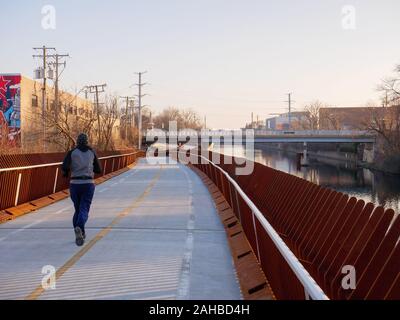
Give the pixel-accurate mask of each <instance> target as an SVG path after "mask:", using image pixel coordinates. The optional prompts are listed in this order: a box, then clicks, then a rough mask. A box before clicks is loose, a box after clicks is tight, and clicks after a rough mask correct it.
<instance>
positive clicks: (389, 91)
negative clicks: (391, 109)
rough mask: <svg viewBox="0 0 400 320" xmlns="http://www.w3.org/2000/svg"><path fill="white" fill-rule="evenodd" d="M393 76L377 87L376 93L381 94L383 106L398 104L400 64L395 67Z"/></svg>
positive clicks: (399, 101) (399, 98)
mask: <svg viewBox="0 0 400 320" xmlns="http://www.w3.org/2000/svg"><path fill="white" fill-rule="evenodd" d="M394 72H395V75H394V76H392V77H388V78H386V79H384V80H383V81H382V84H380V85H379V86H378V91H381V92H382V93H383V97H382V99H383V102H384V103H383V105H384V106H386V107H387V106H388V105H398V104H400V64H399V65H397V66H396V68H395V70H394Z"/></svg>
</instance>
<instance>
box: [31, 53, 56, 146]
mask: <svg viewBox="0 0 400 320" xmlns="http://www.w3.org/2000/svg"><path fill="white" fill-rule="evenodd" d="M33 50H42V54H38V55H33V57H34V58H43V84H42V118H43V119H42V125H43V151H46V117H45V116H46V80H47V75H46V70H47V68H46V65H47V56H48V55H47V50H56V48H49V47H46V46H43V47H36V48H33Z"/></svg>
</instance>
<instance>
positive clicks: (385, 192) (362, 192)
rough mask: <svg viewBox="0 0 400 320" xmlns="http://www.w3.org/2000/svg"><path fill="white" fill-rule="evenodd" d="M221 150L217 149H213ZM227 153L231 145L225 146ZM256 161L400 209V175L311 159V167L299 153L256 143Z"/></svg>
mask: <svg viewBox="0 0 400 320" xmlns="http://www.w3.org/2000/svg"><path fill="white" fill-rule="evenodd" d="M214 151H216V152H218V149H214ZM244 151H245V149H244V148H243V147H241V146H238V147H235V150H234V154H235V155H238V156H243V155H244V154H245V152H244ZM224 152H225V153H226V154H232V149H227V148H225V150H224ZM254 159H255V161H256V162H259V163H262V164H265V165H267V166H269V167H272V168H275V169H277V170H281V171H284V172H287V173H289V174H292V175H295V176H298V177H300V178H303V179H306V180H309V181H311V182H313V183H316V184H318V185H320V186H323V187H328V188H331V189H335V190H337V191H340V192H343V193H347V194H348V195H350V196H353V197H356V198H358V199H363V200H364V201H365V202H372V203H374V204H375V205H380V206H383V207H385V208H392V209H393V210H394V211H395V212H397V213H400V176H395V175H387V174H383V173H380V172H374V171H371V170H369V169H363V168H356V167H355V166H352V165H349V164H348V163H339V162H338V163H331V164H326V163H322V162H320V161H317V160H312V161H311V163H310V165H309V166H308V167H298V163H297V159H296V154H295V153H292V152H285V151H280V150H276V149H270V148H268V147H264V146H262V147H257V146H256V147H255V150H254Z"/></svg>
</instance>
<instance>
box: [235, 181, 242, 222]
mask: <svg viewBox="0 0 400 320" xmlns="http://www.w3.org/2000/svg"><path fill="white" fill-rule="evenodd" d="M235 198H236V208H237V213H238V215H239V217H238V218H239V221H240V223H242V213H241V212H240V205H239V198H238V192H237V190H236V188H235Z"/></svg>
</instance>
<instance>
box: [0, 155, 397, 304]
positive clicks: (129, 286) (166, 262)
mask: <svg viewBox="0 0 400 320" xmlns="http://www.w3.org/2000/svg"><path fill="white" fill-rule="evenodd" d="M181 155H183V156H184V157H185V156H189V158H188V159H187V160H190V163H189V164H188V165H184V164H182V163H177V162H176V161H174V160H173V159H171V158H162V157H160V158H154V157H153V158H152V157H147V158H144V157H143V156H144V154H143V153H142V152H131V153H119V154H113V155H106V154H104V155H103V156H102V155H100V156H101V157H100V158H99V159H100V161H101V163H102V167H103V168H104V171H103V173H102V174H100V175H97V176H96V184H97V187H96V193H95V197H94V199H93V203H92V208H91V212H90V218H89V222H88V224H87V226H86V233H87V239H86V243H85V245H84V246H83V247H77V246H76V245H75V243H74V240H75V239H74V232H73V230H72V226H71V224H72V221H71V220H72V214H73V207H72V203H71V201H70V200H69V199H68V192H67V191H66V188H67V186H68V180H67V179H64V178H63V177H61V174H60V172H59V166H60V163H59V162H57V161H59V160H60V158H61V157H62V154H42V155H19V156H5V157H4V156H0V186H1V188H0V222H1V221H3V222H5V223H2V224H1V225H0V257H1V259H0V284H1V287H0V288H1V290H0V299H29V300H36V299H225V300H237V299H275V298H277V299H320V300H325V299H328V298H330V299H399V298H400V271H399V264H398V261H399V259H400V244H399V239H400V218H399V215H398V214H395V212H394V211H393V210H391V209H386V210H385V209H384V208H382V207H376V208H375V207H374V206H373V205H372V204H370V203H367V204H366V203H365V202H364V201H363V200H358V199H356V198H350V197H349V196H348V195H346V194H343V193H340V192H336V191H333V190H330V189H326V188H322V187H320V186H317V185H315V184H312V183H310V182H308V181H305V180H302V179H299V178H297V177H295V176H291V175H289V174H286V173H283V172H280V171H277V170H274V169H272V168H269V167H266V166H263V165H261V164H257V163H252V166H253V170H252V172H251V174H250V175H238V172H237V170H236V169H238V167H240V164H238V163H242V164H243V161H237V160H240V159H236V158H234V159H233V160H234V163H232V162H231V161H232V159H230V160H229V159H227V158H226V157H223V156H222V155H219V154H215V153H209V157H208V158H206V157H204V156H203V155H200V154H197V153H194V152H192V153H190V152H189V153H186V152H185V153H181V154H180V156H181ZM170 156H171V157H172V158H175V159H176V153H175V154H173V153H171V155H170ZM180 158H181V157H180ZM210 159H211V160H210ZM228 160H229V161H228ZM242 160H243V159H242ZM51 161H54V162H51ZM246 165H249V163H247V164H246ZM250 167H251V165H250ZM343 270H344V271H343Z"/></svg>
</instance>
